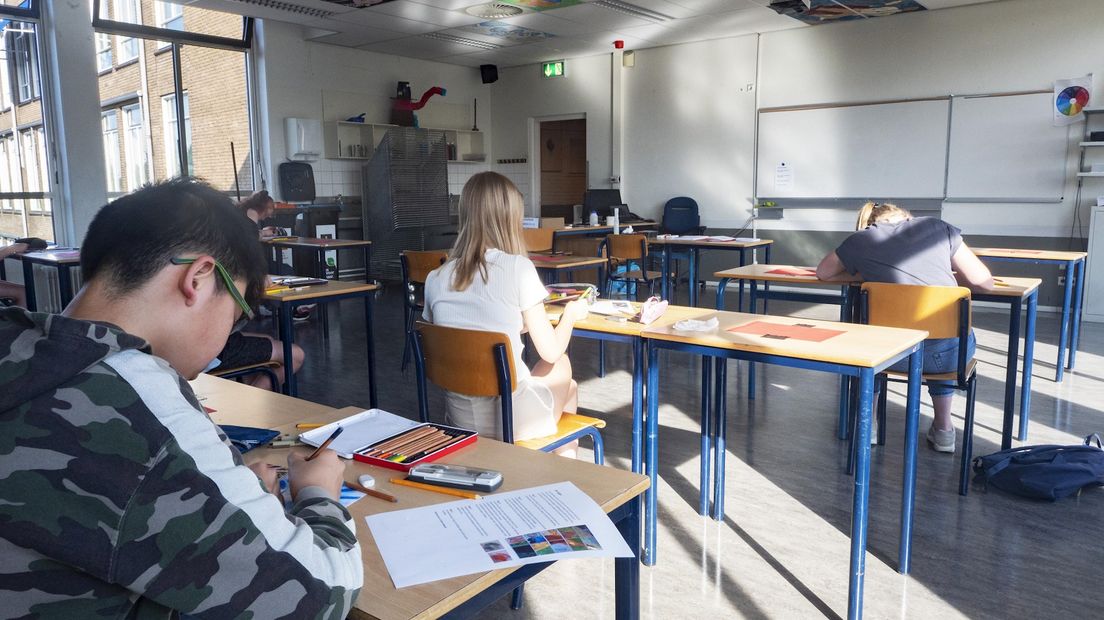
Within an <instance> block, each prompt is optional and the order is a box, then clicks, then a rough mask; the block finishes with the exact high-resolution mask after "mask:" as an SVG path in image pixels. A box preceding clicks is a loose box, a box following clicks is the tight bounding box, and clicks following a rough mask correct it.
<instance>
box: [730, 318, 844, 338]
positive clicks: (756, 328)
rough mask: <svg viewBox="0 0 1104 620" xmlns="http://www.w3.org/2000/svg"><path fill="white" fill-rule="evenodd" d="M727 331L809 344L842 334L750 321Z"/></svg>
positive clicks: (799, 326) (800, 325)
mask: <svg viewBox="0 0 1104 620" xmlns="http://www.w3.org/2000/svg"><path fill="white" fill-rule="evenodd" d="M728 331H730V332H732V333H734V334H750V335H752V336H763V337H764V338H773V339H777V340H788V339H790V338H792V339H794V340H808V341H809V342H824V341H825V340H828V339H829V338H834V337H836V336H838V335H840V334H842V333H844V332H843V331H842V330H838V329H825V328H823V327H814V326H812V325H807V324H804V323H794V324H792V325H783V324H781V323H768V322H767V321H752V322H751V323H748V324H746V325H739V326H737V327H730V328H728Z"/></svg>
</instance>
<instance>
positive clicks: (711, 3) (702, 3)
mask: <svg viewBox="0 0 1104 620" xmlns="http://www.w3.org/2000/svg"><path fill="white" fill-rule="evenodd" d="M632 1H633V0H629V2H632ZM668 1H669V2H672V3H674V4H677V5H679V6H681V7H684V8H687V9H690V10H691V11H693V12H694V13H695V14H696V15H712V14H713V13H725V12H727V11H738V10H740V9H760V8H763V7H764V6H766V5H768V4H770V1H769V0H768V1H767V2H762V1H756V0H668ZM771 13H774V11H771Z"/></svg>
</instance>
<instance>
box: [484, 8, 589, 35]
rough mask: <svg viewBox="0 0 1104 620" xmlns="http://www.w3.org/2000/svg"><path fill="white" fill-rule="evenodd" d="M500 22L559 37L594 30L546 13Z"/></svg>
mask: <svg viewBox="0 0 1104 620" xmlns="http://www.w3.org/2000/svg"><path fill="white" fill-rule="evenodd" d="M499 21H502V22H506V23H508V24H516V25H518V26H523V27H525V28H531V29H533V30H540V31H542V32H548V33H551V34H554V35H558V36H572V35H576V34H581V33H584V32H591V31H593V30H594V28H593V27H592V26H586V25H583V24H580V23H578V22H573V21H570V20H566V19H560V18H559V17H554V16H552V15H549V14H548V13H547V12H545V13H525V14H524V15H518V16H517V17H507V18H505V19H501V20H499Z"/></svg>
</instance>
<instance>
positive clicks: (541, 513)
mask: <svg viewBox="0 0 1104 620" xmlns="http://www.w3.org/2000/svg"><path fill="white" fill-rule="evenodd" d="M366 519H367V521H368V528H369V529H370V530H371V531H372V537H373V538H375V540H376V545H377V546H378V547H379V550H380V554H381V555H383V561H384V563H385V564H386V565H387V571H388V573H390V575H391V580H392V581H394V582H395V587H396V588H404V587H406V586H413V585H417V584H420V583H428V582H430V581H437V580H439V579H448V578H449V577H457V576H459V575H469V574H472V573H481V572H484V571H489V570H494V569H496V568H509V567H514V566H521V565H523V564H533V563H536V562H551V561H555V560H566V559H572V558H592V557H619V558H623V557H632V556H633V552H632V550H631V549H630V548H629V546H628V545H627V544H626V543H625V539H624V538H622V537H621V533H620V532H618V531H617V527H616V526H615V525H614V524H613V522H612V521H610V519H609V517H608V516H606V513H605V512H603V511H602V508H601V507H600V506H598V504H597V503H595V502H594V500H592V499H591V498H590V497H589V496H587V494H586V493H583V492H582V491H580V490H579V488H578V487H576V486H575V485H574V484H572V483H570V482H560V483H557V484H549V485H545V486H541V487H533V488H531V489H522V490H519V491H511V492H508V493H498V494H495V495H486V496H483V497H482V498H481V499H478V500H471V499H467V500H460V501H456V502H446V503H443V504H435V505H433V506H424V507H422V508H411V509H409V510H395V511H392V512H385V513H382V514H377V515H372V516H370V517H366Z"/></svg>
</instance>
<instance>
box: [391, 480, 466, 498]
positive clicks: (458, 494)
mask: <svg viewBox="0 0 1104 620" xmlns="http://www.w3.org/2000/svg"><path fill="white" fill-rule="evenodd" d="M391 484H397V485H400V486H404V487H414V488H415V489H421V490H423V491H433V492H434V493H444V494H445V495H453V496H456V497H463V498H465V499H482V497H483V496H482V495H480V494H478V493H472V492H471V491H462V490H460V489H450V488H448V487H439V486H435V485H432V484H423V483H421V482H414V481H413V480H407V479H406V478H392V479H391Z"/></svg>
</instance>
